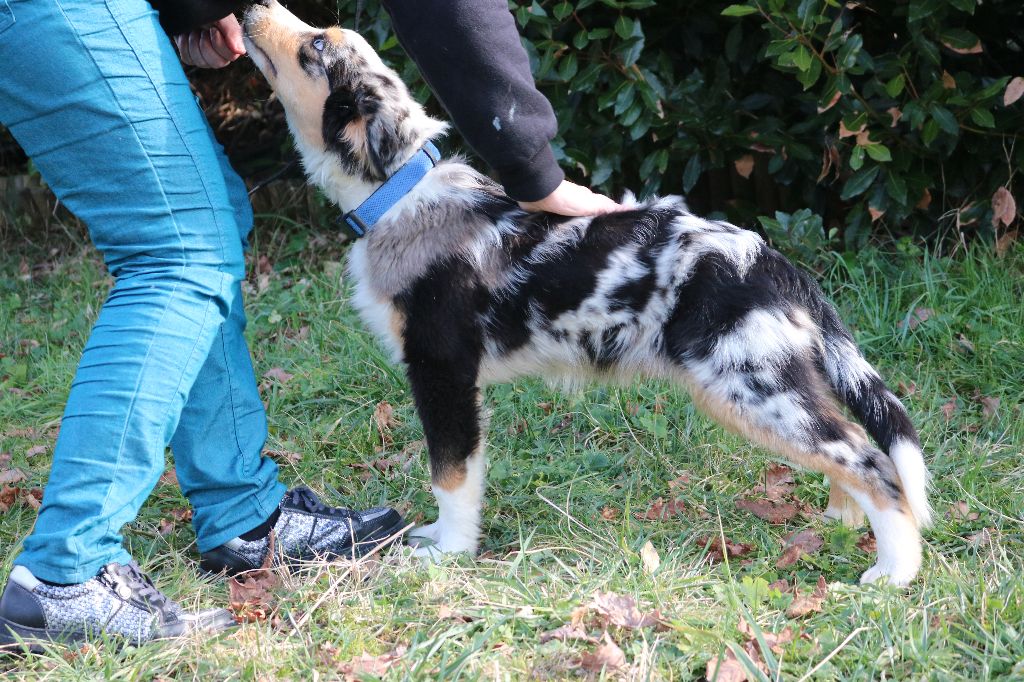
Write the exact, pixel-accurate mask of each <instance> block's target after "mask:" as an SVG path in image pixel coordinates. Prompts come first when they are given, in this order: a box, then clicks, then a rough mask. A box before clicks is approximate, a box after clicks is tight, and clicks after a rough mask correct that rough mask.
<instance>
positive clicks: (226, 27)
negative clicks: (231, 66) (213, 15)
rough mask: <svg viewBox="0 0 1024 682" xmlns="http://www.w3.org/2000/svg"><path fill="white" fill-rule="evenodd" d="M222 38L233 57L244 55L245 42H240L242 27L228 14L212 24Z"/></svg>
mask: <svg viewBox="0 0 1024 682" xmlns="http://www.w3.org/2000/svg"><path fill="white" fill-rule="evenodd" d="M213 25H214V26H215V27H216V28H217V30H218V31H219V32H220V34H221V36H222V37H223V38H224V42H225V44H226V45H227V47H228V49H229V50H231V52H232V53H234V55H235V57H241V56H242V55H243V54H245V42H244V41H243V40H242V27H241V25H240V24H239V23H238V19H236V18H235V15H234V14H229V15H227V16H226V17H224V18H223V19H221V20H219V21H216V22H214V24H213Z"/></svg>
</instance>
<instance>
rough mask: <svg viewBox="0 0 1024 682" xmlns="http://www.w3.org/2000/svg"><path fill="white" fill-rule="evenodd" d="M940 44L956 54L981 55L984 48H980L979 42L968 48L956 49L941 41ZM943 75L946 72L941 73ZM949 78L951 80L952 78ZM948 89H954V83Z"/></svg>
mask: <svg viewBox="0 0 1024 682" xmlns="http://www.w3.org/2000/svg"><path fill="white" fill-rule="evenodd" d="M942 44H943V45H945V46H946V47H947V48H948V49H950V50H952V51H953V52H956V53H957V54H981V53H982V51H983V50H984V48H983V47H982V46H981V41H980V40H979V41H978V42H976V43H975V44H974V45H971V46H970V47H957V46H955V45H951V44H950V43H947V42H946V41H945V40H943V41H942ZM945 73H946V72H945V71H943V74H945ZM950 78H951V79H952V77H950ZM943 82H945V78H943ZM948 87H956V83H955V82H954V83H953V85H952V86H948Z"/></svg>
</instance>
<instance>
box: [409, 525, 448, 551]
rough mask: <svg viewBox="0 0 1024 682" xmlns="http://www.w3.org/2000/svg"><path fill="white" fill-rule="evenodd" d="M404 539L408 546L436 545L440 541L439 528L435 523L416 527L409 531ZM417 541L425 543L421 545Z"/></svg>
mask: <svg viewBox="0 0 1024 682" xmlns="http://www.w3.org/2000/svg"><path fill="white" fill-rule="evenodd" d="M406 537H407V540H408V542H409V544H410V545H420V544H436V543H437V542H438V541H439V540H440V539H441V528H440V527H439V525H438V523H437V522H436V521H435V522H434V523H428V524H427V525H425V526H416V527H415V528H413V529H412V530H410V531H409V533H408V534H407V535H406ZM417 540H426V541H427V542H425V543H421V542H417Z"/></svg>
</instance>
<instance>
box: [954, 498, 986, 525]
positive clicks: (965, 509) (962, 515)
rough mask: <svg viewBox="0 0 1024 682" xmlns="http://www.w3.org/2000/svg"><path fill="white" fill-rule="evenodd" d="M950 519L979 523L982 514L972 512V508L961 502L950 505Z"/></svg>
mask: <svg viewBox="0 0 1024 682" xmlns="http://www.w3.org/2000/svg"><path fill="white" fill-rule="evenodd" d="M949 518H951V519H953V520H955V521H977V520H978V519H979V518H981V514H979V513H978V512H972V511H971V508H970V506H969V505H968V504H967V503H966V502H964V501H963V500H960V501H958V502H954V503H953V504H951V505H949Z"/></svg>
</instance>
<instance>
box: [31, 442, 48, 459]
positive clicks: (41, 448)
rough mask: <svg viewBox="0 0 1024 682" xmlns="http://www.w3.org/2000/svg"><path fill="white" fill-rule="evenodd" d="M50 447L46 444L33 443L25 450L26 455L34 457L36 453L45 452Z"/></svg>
mask: <svg viewBox="0 0 1024 682" xmlns="http://www.w3.org/2000/svg"><path fill="white" fill-rule="evenodd" d="M49 449H50V448H49V447H48V446H46V445H34V446H32V447H30V448H29V449H28V450H26V451H25V456H26V457H35V456H36V455H43V454H46V451H47V450H49Z"/></svg>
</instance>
